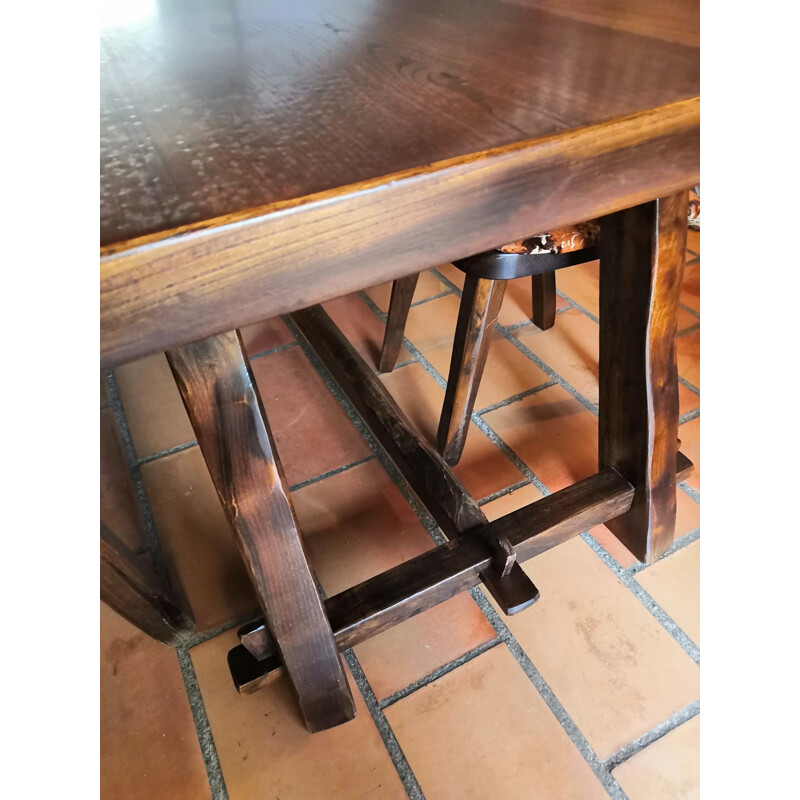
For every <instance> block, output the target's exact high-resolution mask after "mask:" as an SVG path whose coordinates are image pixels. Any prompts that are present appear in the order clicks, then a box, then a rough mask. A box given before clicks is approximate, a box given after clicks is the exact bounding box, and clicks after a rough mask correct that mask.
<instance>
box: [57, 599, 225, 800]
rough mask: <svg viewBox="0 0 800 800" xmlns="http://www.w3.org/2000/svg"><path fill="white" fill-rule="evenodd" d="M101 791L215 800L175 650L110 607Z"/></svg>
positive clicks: (103, 615) (103, 655)
mask: <svg viewBox="0 0 800 800" xmlns="http://www.w3.org/2000/svg"><path fill="white" fill-rule="evenodd" d="M67 794H69V792H67ZM79 794H80V793H79ZM100 794H101V796H102V797H103V800H132V799H133V798H142V800H144V798H153V799H154V800H155V798H162V797H164V798H166V797H168V798H174V800H181V798H185V800H199V798H206V797H208V798H210V797H211V789H210V787H209V785H208V778H207V777H206V769H205V765H204V763H203V756H202V753H201V752H200V743H199V742H198V739H197V733H196V731H195V727H194V720H193V719H192V711H191V708H190V706H189V698H188V697H187V696H186V688H185V686H184V683H183V676H182V675H181V669H180V666H179V664H178V657H177V655H176V654H175V651H174V650H173V649H172V648H170V647H167V646H166V645H164V644H161V643H160V642H157V641H155V639H151V638H150V637H149V636H147V635H146V634H144V633H142V632H141V631H140V630H138V628H135V627H134V626H133V625H131V624H130V623H129V622H127V621H126V620H124V619H123V618H122V617H120V616H119V615H118V614H117V613H116V612H114V611H112V610H111V609H110V608H109V607H108V606H106V605H105V604H102V603H101V605H100Z"/></svg>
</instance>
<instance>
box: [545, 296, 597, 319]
mask: <svg viewBox="0 0 800 800" xmlns="http://www.w3.org/2000/svg"><path fill="white" fill-rule="evenodd" d="M556 294H557V295H558V296H559V297H560V298H561V299H562V300H566V301H567V302H568V303H569V304H570V305H571V306H572V307H573V308H577V309H578V311H580V312H581V314H584V315H585V316H587V317H589V319H590V320H591V321H592V322H594V323H596V324H597V325H599V324H600V319H599V318H598V317H597V315H596V314H592V312H591V311H589V309H588V308H584V307H583V306H582V305H581V304H580V303H579V302H578V301H577V300H573V299H572V298H571V297H570V296H569V295H566V294H564V292H562V291H561V290H560V289H556Z"/></svg>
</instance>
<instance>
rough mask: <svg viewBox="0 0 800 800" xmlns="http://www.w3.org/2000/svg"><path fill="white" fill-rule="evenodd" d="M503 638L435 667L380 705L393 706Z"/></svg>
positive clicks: (497, 643)
mask: <svg viewBox="0 0 800 800" xmlns="http://www.w3.org/2000/svg"><path fill="white" fill-rule="evenodd" d="M502 642H503V640H502V639H500V638H499V637H498V638H496V639H492V640H491V641H489V642H484V643H483V644H479V645H478V646H477V647H475V648H473V649H472V650H470V651H468V652H466V653H464V654H463V655H461V656H459V657H458V658H454V659H453V660H452V661H449V662H448V663H447V664H443V665H442V666H441V667H439V668H438V669H435V670H434V671H433V672H431V673H429V674H428V675H426V676H425V677H423V678H420V679H419V680H416V681H413V682H412V683H409V684H408V686H406V687H404V688H402V689H400V691H397V692H395V693H394V694H392V695H390V696H389V697H387V698H385V699H384V700H381V702H380V707H381V710H384V709H387V708H389V706H393V705H394V704H395V703H397V702H398V701H400V700H402V699H403V698H405V697H408V696H409V695H410V694H413V693H414V692H416V691H417V690H419V689H422V688H423V687H425V686H427V685H428V684H431V683H433V682H434V681H438V680H439V678H443V677H444V676H445V675H447V674H448V673H450V672H453V670H455V669H458V667H460V666H461V665H462V664H466V663H468V662H469V661H472V660H473V659H474V658H477V657H478V656H480V655H483V653H485V652H486V651H487V650H491V649H492V648H493V647H497V645H499V644H502Z"/></svg>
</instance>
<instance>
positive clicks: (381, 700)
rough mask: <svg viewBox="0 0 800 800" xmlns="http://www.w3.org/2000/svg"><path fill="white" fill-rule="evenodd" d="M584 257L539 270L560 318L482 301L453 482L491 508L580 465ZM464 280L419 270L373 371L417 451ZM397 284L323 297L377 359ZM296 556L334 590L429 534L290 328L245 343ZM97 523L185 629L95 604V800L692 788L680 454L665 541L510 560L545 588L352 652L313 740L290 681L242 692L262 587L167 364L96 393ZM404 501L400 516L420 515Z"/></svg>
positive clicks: (691, 590) (686, 506) (275, 328)
mask: <svg viewBox="0 0 800 800" xmlns="http://www.w3.org/2000/svg"><path fill="white" fill-rule="evenodd" d="M699 247H700V237H699V234H694V233H693V234H692V235H691V239H690V250H688V251H687V266H686V276H685V281H684V285H683V290H682V294H681V304H682V305H681V310H680V314H679V319H678V331H679V334H678V335H679V339H678V346H677V352H678V356H677V357H678V369H679V374H680V381H681V383H680V413H681V426H680V434H679V435H680V438H681V440H682V449H683V451H684V452H685V453H686V454H687V455H688V456H689V457H690V458H692V459H693V460H694V462H695V464H696V465H698V467H699V462H700V451H699V436H700V419H699V417H700V398H699V388H700V369H699V343H700V314H699V309H700V305H699V297H700V293H699V278H700V259H699ZM598 280H599V275H598V265H597V263H596V262H594V263H591V264H586V265H583V266H580V267H575V268H572V269H567V270H563V271H561V272H559V273H558V277H557V285H558V290H559V298H558V304H557V310H558V314H557V317H556V324H555V326H554V328H552V329H551V330H549V331H546V332H542V331H539V330H538V329H537V328H535V327H534V326H533V325H532V324H531V323H530V321H529V319H528V315H529V314H530V295H529V291H528V287H529V283H528V282H527V281H525V280H520V281H514V282H512V283H511V284H510V285H509V287H508V291H507V293H506V299H505V303H504V305H503V309H502V311H501V313H500V318H499V321H500V327H499V329H498V332H497V334H496V335H495V339H494V342H493V348H492V352H491V354H490V356H489V361H488V365H487V368H486V373H485V376H484V380H483V383H482V385H481V389H480V392H479V394H478V400H477V408H478V409H479V411H478V413H477V414H476V416H475V417H474V419H473V423H472V425H471V429H470V433H469V437H468V440H467V445H466V449H465V453H464V456H463V459H462V461H461V463H460V464H459V466H458V467H457V468H456V473H457V475H458V476H459V477H460V479H461V480H462V481H463V482H464V484H465V486H467V488H468V490H469V491H470V493H471V494H472V495H473V496H474V497H475V498H476V499H478V500H479V501H480V502H481V504H482V505H483V508H484V511H485V513H486V515H487V516H488V517H489V519H496V518H498V517H500V516H503V515H504V514H508V513H510V512H511V511H513V510H515V509H517V508H520V507H521V506H523V505H525V504H527V503H530V502H534V501H536V500H537V499H539V498H541V497H542V496H543V495H544V494H546V493H549V492H552V491H554V490H557V489H559V488H561V487H563V486H566V485H568V484H570V483H572V482H574V481H575V480H577V479H579V478H582V477H585V476H586V475H589V474H591V473H593V472H594V471H595V469H596V459H597V445H596V431H597V416H596V414H597V405H596V404H597V402H598V391H597V357H598V334H597V332H598V324H597V313H598ZM462 285H463V280H462V276H461V273H459V272H458V271H457V270H456V269H455V268H453V267H452V265H444V266H443V267H441V268H440V269H438V270H432V271H430V272H427V273H424V274H423V275H422V276H421V277H420V281H419V283H418V286H417V291H416V294H415V296H414V306H413V307H412V309H411V313H410V315H409V321H408V326H407V331H406V332H407V342H406V346H405V348H404V349H403V351H402V352H401V355H400V365H399V366H398V367H397V368H396V369H395V371H394V372H392V373H390V374H385V375H382V376H381V380H382V381H383V382H384V384H385V386H386V387H387V388H388V389H389V391H390V392H391V393H392V395H393V396H394V397H395V399H396V400H397V402H398V403H399V405H400V406H401V407H402V408H403V409H404V411H405V412H406V414H407V415H408V416H409V418H410V419H411V421H412V422H413V424H414V425H415V426H416V428H417V429H418V431H419V433H420V435H421V436H424V437H426V438H428V439H429V440H432V439H433V437H434V434H435V431H436V426H437V422H438V415H439V411H440V409H441V403H442V399H443V386H444V379H445V378H446V376H447V371H448V365H449V359H450V348H451V346H452V338H453V331H454V328H455V317H456V314H457V310H458V297H459V294H460V287H461V286H462ZM389 293H390V285H389V284H383V285H381V286H376V287H372V288H370V289H367V290H366V291H364V292H360V293H357V294H354V295H350V296H347V297H344V298H339V299H337V300H334V301H332V302H330V303H327V304H326V308H327V310H328V312H329V313H330V314H331V316H332V317H333V318H334V320H335V321H336V322H337V324H339V325H340V327H341V328H342V329H343V330H344V331H345V333H346V335H347V336H348V338H349V339H350V341H352V342H353V344H354V346H355V347H356V348H357V349H358V350H359V351H360V352H361V353H362V355H363V356H364V357H365V358H366V359H367V360H368V361H370V362H371V363H373V364H374V363H376V361H377V356H378V352H379V349H380V344H381V338H382V335H383V324H384V321H385V311H386V307H387V304H388V300H389ZM242 336H243V340H244V342H245V345H246V348H247V351H248V353H249V354H250V356H251V358H252V365H253V372H254V375H255V378H256V381H257V383H258V386H259V390H260V392H261V396H262V399H263V402H264V405H265V408H266V410H267V413H268V414H269V418H270V421H271V424H272V427H273V433H274V435H275V439H276V443H277V449H278V452H279V455H280V457H281V459H282V461H283V465H284V468H285V471H286V475H287V479H288V481H289V483H290V484H291V486H292V495H293V501H294V504H295V508H296V511H297V515H298V518H299V521H300V525H301V528H302V530H303V532H304V537H305V540H306V544H307V548H308V552H309V558H310V560H311V562H312V566H313V568H314V570H315V572H316V574H317V576H318V578H319V581H320V583H321V585H322V587H323V589H324V590H325V591H326V592H327V593H329V594H330V593H335V592H338V591H341V590H342V589H344V588H347V587H349V586H351V585H353V584H355V583H357V582H359V581H362V580H364V579H365V578H368V577H370V576H371V575H374V574H376V573H378V572H381V571H383V570H385V569H388V568H390V567H392V566H394V565H396V564H398V563H400V562H402V561H405V560H407V559H409V558H412V557H414V556H415V555H417V554H418V553H420V552H423V551H424V550H426V549H429V548H431V547H433V546H434V542H433V540H432V538H431V535H432V533H433V534H435V531H432V530H431V529H430V522H428V521H426V519H425V517H424V516H421V517H420V516H417V513H416V512H415V510H414V508H415V507H414V506H412V505H410V504H409V503H408V502H407V492H408V490H407V487H405V485H404V484H402V483H398V484H396V483H395V482H393V479H392V478H391V477H390V475H389V473H387V472H386V471H385V470H384V468H383V466H382V461H381V458H382V457H380V458H378V457H376V455H375V452H376V451H375V450H374V448H373V447H372V446H371V443H370V442H369V441H368V440H366V439H365V438H364V437H363V436H362V434H361V433H359V430H358V428H357V427H356V426H355V425H354V423H353V422H352V421H351V418H350V417H349V416H348V413H347V409H346V408H344V407H343V406H342V404H341V403H340V402H339V401H338V400H337V399H336V397H334V395H333V394H331V392H330V391H329V389H328V388H327V386H326V383H325V380H324V377H323V376H321V375H320V373H319V372H318V371H317V369H316V368H315V366H314V364H313V362H312V361H311V360H310V359H309V358H308V357H307V355H306V353H305V351H304V350H303V348H302V347H301V346H299V345H298V343H297V342H296V340H295V337H294V334H293V332H292V328H291V324H289V323H286V322H285V321H281V320H279V319H274V320H268V321H266V322H264V323H260V324H258V325H253V326H250V327H249V328H247V329H245V330H243V331H242ZM101 408H102V409H103V410H102V412H101V423H102V425H101V427H102V476H103V480H102V503H101V507H102V510H103V518H104V520H106V521H107V522H108V524H110V525H112V527H113V528H114V529H116V530H117V532H118V533H119V534H120V535H121V536H122V537H123V538H124V539H125V541H126V542H127V543H128V544H129V546H131V548H133V549H134V550H136V551H137V552H138V553H140V554H141V555H142V557H145V558H150V559H152V561H153V563H154V564H156V566H158V565H161V566H162V567H163V568H165V569H166V571H167V572H168V574H169V576H170V580H171V582H172V585H173V588H174V589H175V590H176V592H177V593H178V594H179V595H180V596H181V597H183V598H184V600H185V602H186V603H187V604H188V605H189V606H190V607H191V609H192V613H193V615H194V617H195V620H196V625H197V632H196V635H195V636H194V638H192V639H190V640H188V641H187V642H186V644H185V645H184V646H181V647H179V648H177V651H173V650H170V649H169V648H167V647H165V646H163V645H161V644H159V643H156V642H154V641H152V640H149V639H148V638H147V637H146V636H144V635H142V634H140V633H139V632H138V631H137V630H136V629H134V628H132V627H131V626H130V625H129V623H127V622H125V621H124V620H122V619H121V618H119V617H117V615H116V614H114V613H113V612H112V611H110V610H108V609H106V608H104V610H103V613H102V624H101V661H102V664H101V672H102V687H101V693H102V709H103V713H102V753H101V763H102V787H103V797H104V798H105V800H113V799H114V798H138V797H143V798H145V797H147V798H159V797H170V798H184V797H185V798H202V797H215V798H224V797H230V798H242V799H243V800H247V799H248V798H254V797H280V798H281V800H291V798H297V799H298V800H315V798H320V799H321V798H325V800H328V799H329V798H337V799H339V800H351V799H352V800H356V798H395V797H397V798H400V797H405V796H409V797H412V798H422V797H426V798H429V800H451V799H453V800H455V799H460V798H480V799H481V800H483V799H484V798H494V797H498V798H532V797H542V798H547V800H553V799H554V798H577V799H578V800H583V799H584V798H593V797H604V796H610V797H613V798H624V797H628V798H631V800H655V799H656V798H692V797H696V796H698V793H699V727H700V718H699V667H698V663H699V644H700V622H699V564H700V543H699V524H700V522H699V518H700V511H699V501H700V473H699V468H698V469H697V470H696V471H695V473H694V474H693V475H692V476H691V477H690V478H689V479H688V480H687V481H686V482H685V483H684V484H682V485H681V487H680V490H679V493H678V521H677V533H676V535H677V537H678V539H677V541H676V544H675V545H674V546H673V548H672V549H671V550H670V551H669V552H668V553H667V555H666V556H665V557H664V558H662V559H661V560H660V561H658V562H657V563H655V564H653V565H651V566H649V567H643V566H642V565H641V564H639V563H638V562H637V561H636V560H635V559H634V557H633V556H632V555H631V554H630V553H629V552H628V551H627V550H626V549H625V548H624V547H623V546H622V545H621V544H620V543H619V542H617V540H616V539H615V537H614V536H613V535H612V534H611V533H610V532H609V531H608V530H607V529H606V528H605V526H598V527H597V528H595V529H593V530H592V531H590V532H589V533H587V534H584V536H583V537H580V538H576V539H572V540H571V541H569V542H567V543H565V544H563V545H561V546H560V547H558V548H555V549H553V550H550V551H549V552H547V553H544V554H543V555H541V556H539V557H538V558H536V559H534V560H531V561H529V562H527V564H525V566H524V568H525V570H526V571H527V572H528V573H529V574H530V576H531V578H532V579H533V580H534V581H535V583H536V584H537V586H538V587H539V588H540V590H541V598H540V600H539V601H538V602H537V604H536V605H535V606H534V607H533V608H531V609H529V610H528V611H526V612H524V613H522V614H520V615H517V616H514V617H508V618H506V617H504V616H503V615H502V614H500V613H499V612H498V611H497V610H496V608H495V607H494V605H493V603H492V601H490V600H488V599H487V598H486V596H484V594H483V593H482V592H481V591H479V590H473V592H471V593H469V594H463V595H461V596H458V597H456V598H453V599H452V600H450V601H448V602H446V603H443V604H442V605H440V606H437V607H435V608H433V609H430V610H428V611H427V612H425V613H423V614H420V615H418V616H417V617H414V618H413V619H410V620H408V621H407V622H405V623H403V624H401V625H398V626H396V627H395V628H393V629H391V630H389V631H387V632H385V633H383V634H380V635H379V636H376V637H375V638H373V639H371V640H368V641H366V642H364V643H362V644H360V645H358V646H357V647H356V648H355V649H354V651H352V652H349V653H347V654H346V664H347V667H348V669H349V673H350V677H351V685H352V689H353V694H354V696H355V698H356V705H357V708H358V715H357V718H356V720H354V721H353V722H351V723H349V724H347V725H343V726H340V727H339V728H336V729H334V730H332V731H327V732H325V733H323V734H318V735H315V736H312V735H310V734H308V733H307V732H306V731H305V729H304V727H303V725H302V723H301V722H300V719H299V714H298V710H297V707H296V705H295V702H294V699H293V697H292V694H291V691H290V688H289V685H288V683H287V682H286V681H285V679H278V680H277V681H275V682H273V683H272V684H270V685H269V686H268V687H266V688H265V689H263V690H262V691H260V692H259V693H257V694H255V695H251V696H240V695H238V694H237V693H236V691H235V690H234V688H233V685H232V682H231V680H230V676H229V674H228V669H227V665H226V661H225V656H226V653H227V650H228V649H229V648H230V647H231V646H232V645H233V644H234V643H235V641H236V637H235V630H234V629H235V627H236V626H238V625H239V624H240V623H241V622H243V621H245V620H246V619H249V618H251V617H252V615H253V613H254V612H253V609H254V607H255V606H256V600H255V596H254V594H253V590H252V588H251V586H250V583H249V581H248V579H247V576H246V573H245V570H244V568H243V566H242V563H241V561H240V558H239V555H238V553H237V550H236V547H235V545H234V542H233V539H232V536H231V534H230V531H229V529H228V526H227V522H226V520H225V517H224V515H223V513H222V510H221V508H220V505H219V502H218V499H217V497H216V495H215V492H214V488H213V485H212V483H211V480H210V478H209V475H208V472H207V470H206V468H205V465H204V463H203V460H202V457H201V455H200V452H199V450H198V448H197V446H196V443H195V441H194V436H193V432H192V430H191V427H190V425H189V422H188V419H187V416H186V413H185V411H184V409H183V406H182V404H181V400H180V397H179V396H178V393H177V390H176V389H175V386H174V384H173V382H172V378H171V375H170V372H169V369H168V367H167V364H166V360H165V358H164V357H163V356H154V357H151V358H147V359H143V360H142V361H139V362H136V363H132V364H128V365H126V366H124V367H122V368H120V369H117V370H116V371H115V373H114V374H113V375H109V376H108V377H107V378H106V379H104V380H103V381H101ZM417 508H418V507H417Z"/></svg>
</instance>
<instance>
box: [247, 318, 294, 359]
mask: <svg viewBox="0 0 800 800" xmlns="http://www.w3.org/2000/svg"><path fill="white" fill-rule="evenodd" d="M240 333H241V335H242V343H243V344H244V351H245V353H247V355H248V356H255V355H258V354H259V353H263V352H264V351H265V350H272V349H273V348H275V347H280V346H281V345H284V344H289V343H291V342H293V341H294V336H292V334H291V333H290V331H289V329H288V328H287V327H286V326H285V325H284V324H283V320H281V318H280V317H273V318H272V319H267V320H264V321H263V322H257V323H256V324H255V325H248V326H247V327H246V328H242V330H241V331H240Z"/></svg>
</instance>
